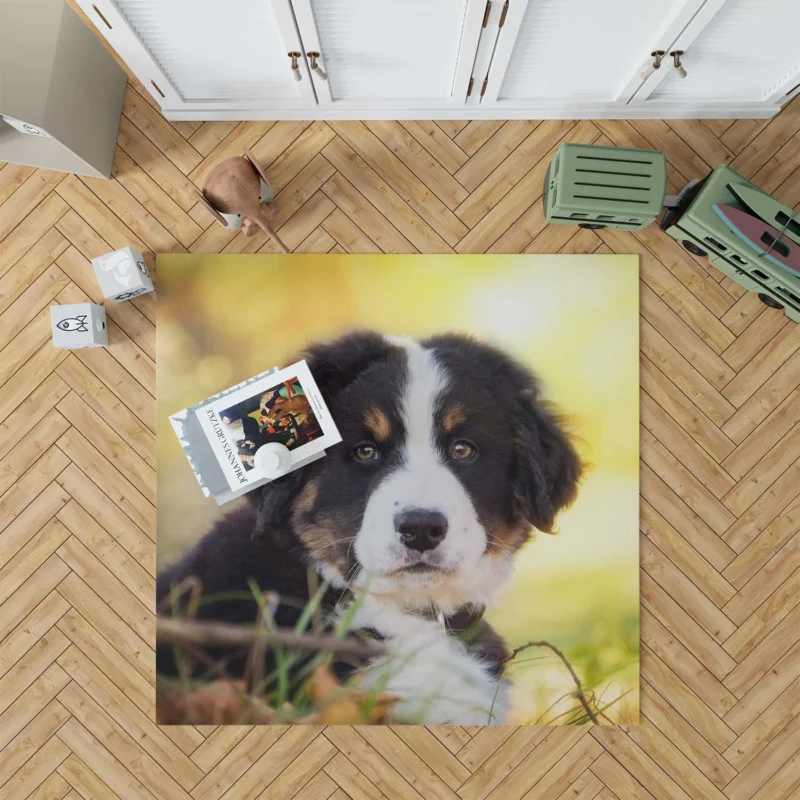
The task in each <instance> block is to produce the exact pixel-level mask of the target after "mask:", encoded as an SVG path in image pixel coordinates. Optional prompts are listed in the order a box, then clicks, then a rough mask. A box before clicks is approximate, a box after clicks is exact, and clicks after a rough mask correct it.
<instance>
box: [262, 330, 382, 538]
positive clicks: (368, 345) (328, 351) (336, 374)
mask: <svg viewBox="0 0 800 800" xmlns="http://www.w3.org/2000/svg"><path fill="white" fill-rule="evenodd" d="M391 350H392V345H391V344H389V343H388V342H387V341H386V339H384V338H383V337H382V336H380V335H379V334H377V333H373V332H371V331H360V332H356V333H350V334H348V335H346V336H342V337H341V338H339V339H335V340H333V341H331V342H322V343H320V344H314V345H312V346H311V347H309V348H308V349H307V350H306V351H305V352H303V353H302V354H301V355H300V356H299V358H295V359H292V361H297V360H299V359H305V361H306V363H307V364H308V368H309V370H310V371H311V374H312V376H313V377H314V380H315V381H316V383H317V386H319V390H320V392H321V393H322V398H323V400H325V402H326V403H328V404H329V405H331V404H332V403H333V402H334V401H335V399H336V396H337V395H338V394H339V393H340V392H341V391H342V390H343V389H345V388H346V387H347V386H348V385H349V384H350V383H351V382H352V381H354V380H355V379H356V378H357V377H358V376H359V374H360V373H361V372H363V371H364V370H365V369H366V368H367V367H368V366H369V365H370V364H372V363H374V362H375V361H378V360H380V359H381V358H383V357H385V356H386V355H387V354H388V353H389V352H391ZM324 461H325V459H324V458H323V459H322V460H321V461H316V462H312V463H311V464H309V465H308V466H306V467H303V468H301V469H298V470H295V471H294V472H290V473H289V474H288V475H284V476H283V477H282V478H278V479H276V480H274V481H272V482H271V483H268V484H266V485H265V486H262V487H261V488H259V489H255V490H254V491H252V492H248V494H247V499H248V500H249V501H250V502H251V503H252V504H253V507H254V508H255V510H256V515H257V522H256V535H264V534H268V535H269V536H271V537H272V539H273V540H274V541H276V542H277V543H278V544H282V545H284V546H290V545H291V544H292V543H293V536H292V532H291V514H292V501H293V500H294V499H295V497H296V496H297V495H298V494H299V493H300V491H301V490H302V488H303V486H304V485H305V482H306V480H307V479H308V478H309V476H310V475H313V474H314V472H315V471H316V470H317V469H319V468H320V467H321V465H322V464H324Z"/></svg>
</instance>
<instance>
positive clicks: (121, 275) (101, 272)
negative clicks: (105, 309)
mask: <svg viewBox="0 0 800 800" xmlns="http://www.w3.org/2000/svg"><path fill="white" fill-rule="evenodd" d="M92 266H93V267H94V273H95V275H96V276H97V282H98V283H99V284H100V291H101V292H102V293H103V297H105V298H106V300H114V301H115V302H117V303H120V302H122V301H123V300H130V299H131V298H133V297H138V296H139V295H140V294H145V293H147V292H152V291H153V288H154V287H153V279H152V278H151V277H150V273H149V272H148V271H147V265H146V264H145V263H144V258H142V254H141V253H139V252H138V251H136V250H134V249H133V248H132V247H123V248H122V250H115V251H114V252H113V253H106V254H105V255H102V256H98V257H97V258H93V259H92Z"/></svg>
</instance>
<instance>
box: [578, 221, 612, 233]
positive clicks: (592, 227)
mask: <svg viewBox="0 0 800 800" xmlns="http://www.w3.org/2000/svg"><path fill="white" fill-rule="evenodd" d="M578 227H579V228H586V229H587V230H590V231H597V230H600V228H605V227H606V226H605V225H598V224H597V223H596V222H579V223H578Z"/></svg>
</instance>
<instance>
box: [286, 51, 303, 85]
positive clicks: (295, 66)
mask: <svg viewBox="0 0 800 800" xmlns="http://www.w3.org/2000/svg"><path fill="white" fill-rule="evenodd" d="M302 55H303V54H302V53H298V52H297V51H296V50H292V51H291V52H289V53H288V56H289V58H291V59H292V62H291V67H292V77H293V78H294V79H295V80H296V81H301V80H303V75H302V73H301V72H300V64H299V62H298V59H299V58H300V57H301V56H302Z"/></svg>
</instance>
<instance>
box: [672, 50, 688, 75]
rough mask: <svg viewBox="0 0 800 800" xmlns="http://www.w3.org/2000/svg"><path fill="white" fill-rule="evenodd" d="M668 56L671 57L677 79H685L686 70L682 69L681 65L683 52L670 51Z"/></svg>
mask: <svg viewBox="0 0 800 800" xmlns="http://www.w3.org/2000/svg"><path fill="white" fill-rule="evenodd" d="M670 55H671V56H672V63H673V64H674V65H675V74H676V75H677V76H678V77H679V78H685V77H686V70H685V69H684V68H683V64H681V56H682V55H683V50H671V51H670Z"/></svg>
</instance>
